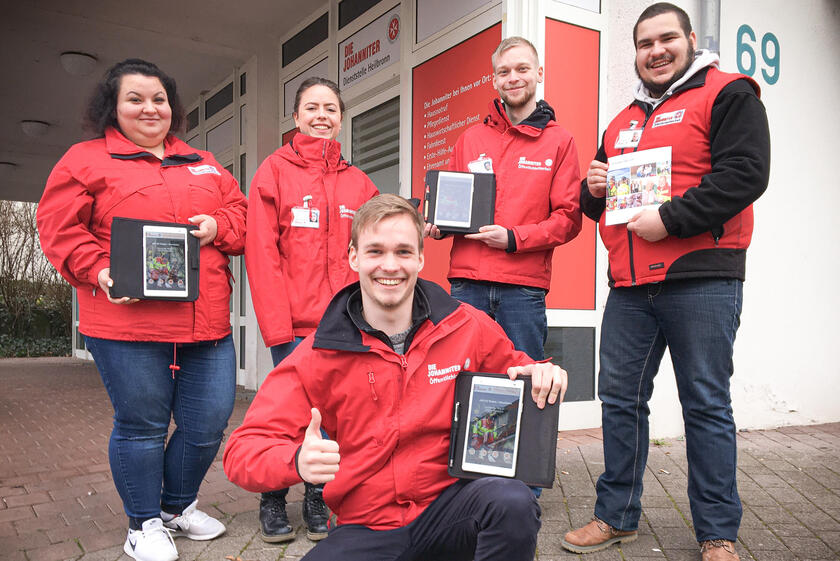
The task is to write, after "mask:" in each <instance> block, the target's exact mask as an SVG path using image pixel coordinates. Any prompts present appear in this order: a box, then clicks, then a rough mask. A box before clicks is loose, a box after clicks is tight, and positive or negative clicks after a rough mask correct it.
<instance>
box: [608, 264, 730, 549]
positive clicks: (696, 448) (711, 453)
mask: <svg viewBox="0 0 840 561" xmlns="http://www.w3.org/2000/svg"><path fill="white" fill-rule="evenodd" d="M742 299H743V283H742V282H741V281H739V280H736V279H694V280H681V281H666V282H663V283H655V284H648V285H644V286H636V287H627V288H613V289H611V290H610V294H609V297H608V299H607V306H606V309H605V310H604V319H603V323H602V327H601V349H600V356H601V373H600V378H599V380H598V396H599V397H600V398H601V401H602V404H601V414H602V423H603V425H602V426H603V434H604V467H605V471H604V473H603V474H602V475H601V477H600V478H598V484H597V491H598V499H597V501H596V503H595V516H597V517H598V518H600V519H602V520H604V521H605V522H607V523H608V524H609V525H611V526H613V527H615V528H618V529H620V530H635V529H636V528H637V527H638V523H639V516H640V514H641V496H642V475H643V473H644V470H645V464H646V462H647V455H648V444H649V443H648V414H649V413H650V409H649V408H648V400H649V399H650V396H651V394H652V393H653V378H654V376H656V373H657V370H658V369H659V363H660V361H661V360H662V356H663V354H664V352H665V347H666V346H667V347H668V349H669V352H670V353H671V361H672V362H673V365H674V373H675V376H676V382H677V390H678V392H679V399H680V404H681V405H682V412H683V422H684V424H685V443H686V455H687V459H688V498H689V502H690V504H691V516H692V519H693V521H694V530H695V534H696V537H697V540H698V541H704V540H710V539H726V540H731V541H735V539H736V538H737V536H738V527H739V525H740V523H741V501H740V499H739V497H738V490H737V487H736V482H735V475H736V473H735V470H736V449H735V422H734V420H733V418H732V406H731V402H730V395H729V378H730V376H732V372H733V366H732V346H733V344H734V342H735V333H736V332H737V330H738V325H739V323H740V315H741V303H742Z"/></svg>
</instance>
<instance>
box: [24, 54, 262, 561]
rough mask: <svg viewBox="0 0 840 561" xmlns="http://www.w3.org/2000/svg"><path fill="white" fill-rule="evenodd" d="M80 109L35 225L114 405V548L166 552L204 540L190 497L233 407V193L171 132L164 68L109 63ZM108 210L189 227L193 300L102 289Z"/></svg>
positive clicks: (143, 555)
mask: <svg viewBox="0 0 840 561" xmlns="http://www.w3.org/2000/svg"><path fill="white" fill-rule="evenodd" d="M85 120H86V125H87V127H88V128H89V129H90V130H91V131H92V132H94V133H95V135H96V136H97V138H95V139H94V140H89V141H87V142H81V143H79V144H76V145H74V146H72V147H71V148H70V149H69V150H68V151H67V153H66V154H65V155H64V156H63V157H62V158H61V160H60V161H59V162H58V163H57V164H56V166H55V168H54V169H53V171H52V173H51V174H50V176H49V179H48V180H47V186H46V189H45V190H44V194H43V196H42V198H41V202H40V204H39V207H38V231H39V233H40V236H41V245H42V247H43V249H44V253H45V254H46V256H47V257H48V258H49V260H50V262H51V263H52V264H53V265H54V266H55V267H56V269H58V270H59V272H60V273H61V274H62V275H63V276H64V278H66V279H67V280H68V282H70V284H72V285H73V286H74V287H76V289H77V294H78V301H79V331H80V332H81V333H82V334H83V335H84V336H85V342H86V344H87V348H88V350H89V351H90V352H91V354H92V355H93V358H94V361H95V362H96V366H97V369H98V370H99V373H100V376H101V377H102V381H103V383H104V384H105V388H106V390H107V392H108V396H109V397H110V399H111V403H112V405H113V407H114V428H113V431H112V433H111V439H110V445H109V448H108V453H109V459H110V464H111V473H112V475H113V478H114V484H115V486H116V488H117V491H118V492H119V494H120V497H121V498H122V501H123V508H124V510H125V513H126V514H127V515H128V526H129V529H128V536H127V538H126V541H125V546H124V548H123V549H124V550H125V552H126V554H128V555H129V556H131V557H133V558H134V559H137V560H138V561H172V560H174V559H177V557H178V552H177V550H176V548H175V543H174V541H173V540H172V537H171V536H172V535H173V534H174V535H176V536H178V535H182V536H186V537H188V538H190V539H194V540H208V539H212V538H215V537H216V536H219V535H220V534H222V533H223V532H224V531H225V527H224V525H223V524H222V523H221V522H219V521H218V520H215V519H214V518H211V517H210V516H208V515H207V514H205V513H204V512H202V511H200V510H198V509H197V508H196V503H197V501H196V497H197V495H198V489H199V485H200V484H201V481H202V479H203V478H204V475H205V473H206V472H207V469H208V468H209V467H210V464H211V462H212V461H213V459H214V457H215V455H216V452H217V450H218V449H219V446H220V444H221V442H222V436H223V431H224V429H225V427H226V426H227V421H228V417H229V416H230V413H231V411H232V409H233V402H234V392H235V375H236V355H235V350H234V346H233V341H232V339H231V334H230V316H229V311H228V300H229V298H230V293H231V286H230V282H229V280H228V275H229V273H228V264H229V257H228V256H229V255H239V254H241V253H242V252H243V250H244V244H245V211H246V207H247V203H246V201H245V199H244V197H243V195H242V193H241V192H240V191H239V188H238V186H237V184H236V180H234V178H233V177H232V176H231V175H230V174H229V173H228V172H227V171H226V170H225V169H224V168H223V167H222V166H221V165H219V163H218V162H217V161H216V160H215V158H214V157H213V155H212V154H210V153H209V152H205V151H201V150H194V149H193V148H191V147H190V146H188V145H187V144H185V143H184V142H183V141H181V140H179V139H178V138H176V137H175V136H174V135H173V134H172V132H173V131H177V130H178V128H179V127H180V126H181V123H182V122H183V120H184V111H183V108H182V107H181V104H180V102H179V100H178V94H177V91H176V87H175V82H174V80H172V79H171V78H170V77H168V76H167V75H166V74H165V73H164V72H162V71H161V70H160V69H159V68H158V67H157V66H156V65H154V64H152V63H150V62H147V61H144V60H140V59H128V60H125V61H123V62H120V63H117V64H115V65H114V66H113V67H112V68H110V69H109V70H108V72H107V73H106V74H105V77H104V79H103V80H102V82H101V83H100V84H99V85H98V86H97V87H96V90H95V92H94V94H93V96H92V97H91V100H90V103H89V105H88V108H87V111H86V114H85ZM115 217H122V218H131V219H140V220H148V221H162V222H170V223H180V224H193V225H195V226H197V227H198V228H197V229H195V230H193V231H192V235H194V236H195V237H197V238H198V239H199V244H200V250H199V293H198V298H197V299H196V300H195V301H193V302H189V301H180V302H178V301H164V300H151V299H141V300H138V299H133V298H128V297H121V298H120V297H112V295H111V293H110V288H111V287H112V286H113V281H112V279H111V275H110V267H111V255H110V239H111V223H112V220H113V219H114V218H115ZM172 419H174V421H175V431H174V432H173V433H172V435H171V436H170V437H169V439H168V441H167V433H168V429H169V424H170V420H172Z"/></svg>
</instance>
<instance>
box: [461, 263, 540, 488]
mask: <svg viewBox="0 0 840 561" xmlns="http://www.w3.org/2000/svg"><path fill="white" fill-rule="evenodd" d="M449 282H450V285H451V287H452V288H451V293H452V297H453V298H455V299H456V300H460V301H461V302H466V303H467V304H469V305H471V306H473V307H475V308H478V309H479V310H481V311H482V312H484V313H486V314H487V315H488V316H490V317H491V318H493V319H494V320H495V321H496V322H497V323H498V324H499V325H500V326H502V329H503V330H504V332H505V335H507V336H508V339H510V340H511V341H512V342H513V346H514V347H515V348H516V349H517V350H519V351H522V352H523V353H525V354H527V355H528V356H529V357H531V358H532V359H534V360H535V361H537V360H542V359H543V358H545V339H546V337H548V322H547V320H546V317H545V290H543V289H542V288H534V287H530V286H519V285H515V284H503V283H498V282H474V281H469V280H465V279H451V280H450V281H449ZM531 491H533V492H534V496H535V497H537V498H539V497H540V496H541V495H542V488H540V487H531Z"/></svg>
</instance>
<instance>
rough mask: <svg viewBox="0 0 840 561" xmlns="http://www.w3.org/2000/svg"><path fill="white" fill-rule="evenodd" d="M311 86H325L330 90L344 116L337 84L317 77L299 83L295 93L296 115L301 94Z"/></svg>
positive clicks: (342, 101) (342, 102)
mask: <svg viewBox="0 0 840 561" xmlns="http://www.w3.org/2000/svg"><path fill="white" fill-rule="evenodd" d="M312 86H326V87H327V88H329V89H330V90H332V93H334V94H335V97H337V98H338V110H339V111H340V112H341V114H342V115H344V100H343V99H341V92H340V91H339V89H338V84H336V83H335V82H333V81H332V80H327V79H326V78H321V77H319V76H313V77H311V78H307V79H306V80H304V81H303V82H302V83H301V85H300V86H298V89H297V92H296V93H295V109H294V112H295V113H297V112H298V109H299V108H300V98H301V96H302V95H303V92H305V91H306V90H308V89H309V88H311V87H312Z"/></svg>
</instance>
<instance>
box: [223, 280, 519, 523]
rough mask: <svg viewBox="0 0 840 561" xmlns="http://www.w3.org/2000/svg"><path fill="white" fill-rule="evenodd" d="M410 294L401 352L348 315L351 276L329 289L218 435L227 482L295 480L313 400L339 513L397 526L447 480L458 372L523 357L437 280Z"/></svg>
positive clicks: (353, 289) (502, 366) (329, 491)
mask: <svg viewBox="0 0 840 561" xmlns="http://www.w3.org/2000/svg"><path fill="white" fill-rule="evenodd" d="M354 294H355V296H353V295H354ZM414 295H415V304H414V313H413V317H414V318H415V324H414V325H415V329H416V331H415V332H414V334H413V337H412V336H410V338H409V340H407V341H406V348H407V350H406V352H405V354H404V355H399V354H397V353H396V352H394V350H393V349H392V348H391V347H390V345H388V344H386V343H385V342H384V341H383V340H382V339H381V338H380V337H385V336H384V334H382V333H381V332H378V331H375V330H372V329H366V330H365V331H360V329H359V328H358V327H356V322H359V320H358V318H357V317H356V315H355V314H354V312H353V311H352V310H354V309H356V308H358V305H356V307H354V299H355V301H358V300H359V299H360V297H359V285H358V284H354V285H351V286H348V287H346V288H345V289H343V290H342V291H341V292H339V293H338V294H337V295H336V296H335V298H334V299H333V301H332V302H331V304H330V306H329V308H328V309H327V312H326V314H324V318H323V320H322V321H321V324H320V325H319V326H318V330H317V332H316V333H315V336H314V337H307V338H306V339H305V340H304V341H303V342H302V343H301V344H300V345H299V346H298V348H297V349H296V350H295V351H294V352H293V353H292V354H291V355H290V356H289V358H287V359H286V360H284V361H283V362H282V363H280V365H279V366H278V367H277V368H275V369H274V370H273V371H272V372H271V374H269V376H268V378H266V380H265V382H264V383H263V385H262V386H261V387H260V389H259V391H258V392H257V396H256V398H254V401H253V403H252V404H251V406H250V408H249V409H248V413H247V414H246V415H245V420H244V421H243V423H242V426H240V427H239V428H238V429H236V430H235V431H234V432H233V434H232V435H231V437H230V439H229V440H228V443H227V446H226V448H225V452H224V468H225V473H226V474H227V476H228V478H229V479H230V480H231V481H232V482H233V483H235V484H237V485H239V486H240V487H243V488H245V489H247V490H249V491H268V490H272V489H282V488H285V487H289V486H290V485H293V484H295V483H299V482H300V480H301V479H300V476H299V475H298V473H297V470H296V464H295V455H296V453H297V451H298V448H299V447H300V445H301V443H302V442H303V437H304V432H305V430H306V427H307V425H308V424H309V421H310V420H311V413H310V408H312V407H317V408H318V410H319V411H320V412H321V416H322V424H321V426H322V427H323V428H324V429H325V430H326V431H327V434H328V435H330V437H331V438H333V439H334V440H336V441H337V442H338V444H339V452H340V454H341V466H340V468H339V470H338V473H337V474H336V478H335V480H333V481H331V482H329V483H327V484H326V485H325V487H324V500H325V501H326V503H327V504H328V505H329V507H330V508H331V509H332V511H333V512H335V513H336V515H337V517H338V522H339V523H340V524H363V525H365V526H368V527H370V528H373V529H376V530H388V529H393V528H400V527H402V526H405V525H406V524H408V523H410V522H411V521H412V520H414V519H415V518H417V516H419V515H420V513H422V512H423V510H424V509H425V508H426V507H427V506H428V505H429V504H430V503H431V502H432V501H433V500H434V499H435V498H437V496H438V495H439V494H440V493H441V492H442V491H443V490H444V489H445V488H446V487H448V486H449V485H451V484H452V483H453V482H454V481H455V479H453V478H452V477H450V476H449V475H448V474H447V465H448V457H449V456H448V451H449V431H450V427H451V418H450V416H451V412H452V403H453V400H454V384H455V377H456V376H457V374H458V372H459V371H460V370H462V369H464V370H467V369H469V370H473V371H479V372H505V371H506V370H507V368H508V367H509V366H515V365H521V364H529V363H532V362H533V361H532V360H531V359H529V358H528V356H527V355H525V354H524V353H521V352H519V351H516V350H514V348H513V344H512V343H511V342H510V340H509V339H508V338H507V337H506V336H505V334H504V332H503V331H502V329H501V327H499V325H498V324H497V323H496V322H494V321H493V320H491V319H490V318H489V317H488V316H487V315H486V314H484V313H483V312H479V311H478V310H476V309H475V308H473V307H471V306H469V305H466V304H461V303H459V302H457V301H456V300H454V299H453V298H451V297H450V296H449V295H447V294H446V292H445V291H444V290H443V289H442V288H441V287H440V286H438V285H436V284H434V283H431V282H429V281H424V280H422V279H421V280H418V281H417V288H416V289H415V292H414ZM348 304H349V305H348ZM348 311H349V313H348ZM351 315H353V316H354V317H353V318H351ZM358 315H361V314H360V313H359V314H358Z"/></svg>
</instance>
